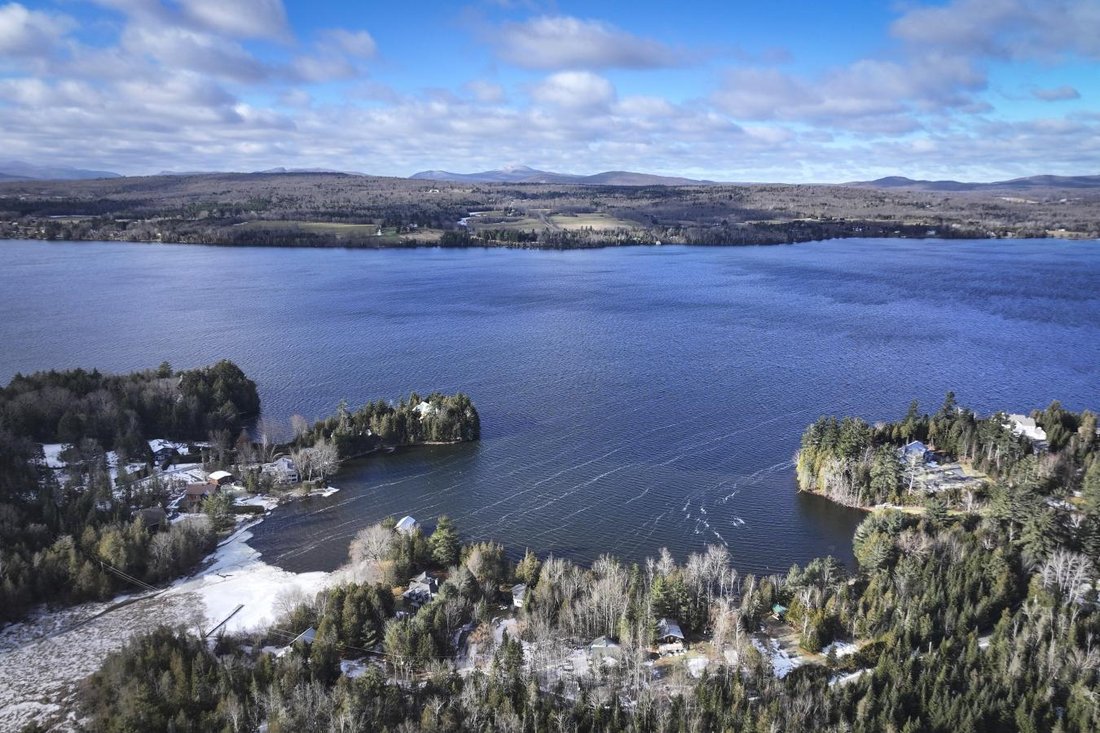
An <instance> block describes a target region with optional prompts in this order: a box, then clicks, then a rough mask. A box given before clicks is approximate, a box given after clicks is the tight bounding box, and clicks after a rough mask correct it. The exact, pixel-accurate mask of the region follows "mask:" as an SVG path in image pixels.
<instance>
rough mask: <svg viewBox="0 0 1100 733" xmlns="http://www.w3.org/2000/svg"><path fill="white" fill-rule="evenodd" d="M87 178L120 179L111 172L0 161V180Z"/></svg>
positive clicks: (119, 176) (116, 174)
mask: <svg viewBox="0 0 1100 733" xmlns="http://www.w3.org/2000/svg"><path fill="white" fill-rule="evenodd" d="M89 178H122V176H121V175H119V174H118V173H112V172H111V171H93V170H85V169H83V168H63V167H58V166H46V165H35V164H33V163H25V162H23V161H21V160H6V161H0V180H4V181H19V180H42V181H47V180H48V181H75V180H86V179H89Z"/></svg>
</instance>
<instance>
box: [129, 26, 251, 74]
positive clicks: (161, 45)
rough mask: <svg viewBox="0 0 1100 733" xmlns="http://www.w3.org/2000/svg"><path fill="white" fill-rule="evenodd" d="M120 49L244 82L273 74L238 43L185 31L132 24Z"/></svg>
mask: <svg viewBox="0 0 1100 733" xmlns="http://www.w3.org/2000/svg"><path fill="white" fill-rule="evenodd" d="M121 47H122V49H124V50H125V51H128V52H130V53H132V54H135V55H137V56H144V57H148V58H151V59H155V60H156V61H158V62H160V63H162V64H164V65H166V66H169V67H171V68H177V69H188V70H191V71H198V72H202V73H205V74H211V75H213V76H217V77H223V78H229V79H236V80H239V81H242V82H256V81H261V80H263V79H266V78H267V77H268V76H270V74H271V70H270V69H268V68H267V67H266V66H265V65H264V64H263V63H261V62H260V61H258V60H257V59H256V58H254V57H253V56H252V55H251V54H249V53H248V52H247V51H245V49H244V48H242V47H241V46H240V45H239V44H237V43H234V42H232V41H227V40H225V39H222V38H218V37H216V36H212V35H209V34H206V33H198V32H195V31H191V30H188V29H186V28H178V27H170V26H159V25H158V26H153V25H136V24H131V25H130V26H128V27H127V28H126V29H125V30H124V32H123V35H122V39H121Z"/></svg>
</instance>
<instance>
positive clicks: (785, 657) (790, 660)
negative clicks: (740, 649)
mask: <svg viewBox="0 0 1100 733" xmlns="http://www.w3.org/2000/svg"><path fill="white" fill-rule="evenodd" d="M752 645H753V646H754V647H756V649H757V651H759V652H760V653H761V654H763V655H764V658H765V659H767V660H768V661H770V662H771V664H772V672H773V673H774V674H775V676H776V677H777V678H778V679H783V678H784V677H786V676H787V675H788V674H790V673H791V671H792V670H794V669H795V668H796V667H799V666H801V664H802V660H801V659H798V658H795V657H792V656H791V655H790V654H788V653H787V652H786V651H784V650H783V649H781V648H780V647H779V642H778V641H776V640H775V639H771V638H768V639H767V646H765V645H764V642H763V641H761V640H760V639H757V638H756V637H753V639H752Z"/></svg>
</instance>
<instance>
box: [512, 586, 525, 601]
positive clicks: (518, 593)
mask: <svg viewBox="0 0 1100 733" xmlns="http://www.w3.org/2000/svg"><path fill="white" fill-rule="evenodd" d="M526 592H527V584H526V583H516V584H515V585H513V586H512V597H513V598H523V595H524V594H525V593H526Z"/></svg>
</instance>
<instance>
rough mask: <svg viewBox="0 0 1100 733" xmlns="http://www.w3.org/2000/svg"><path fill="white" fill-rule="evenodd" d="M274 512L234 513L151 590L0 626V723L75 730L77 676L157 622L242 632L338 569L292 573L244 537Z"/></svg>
mask: <svg viewBox="0 0 1100 733" xmlns="http://www.w3.org/2000/svg"><path fill="white" fill-rule="evenodd" d="M330 488H331V487H330ZM307 496H309V495H307ZM276 506H277V505H276ZM271 511H272V510H271V509H268V510H267V511H265V512H264V514H263V515H261V516H259V517H256V518H255V519H245V520H243V521H241V522H240V523H239V525H238V526H237V527H236V528H234V529H233V531H232V532H231V533H230V534H229V536H228V537H226V538H225V539H223V540H222V541H220V542H219V543H218V545H217V547H215V549H214V550H213V551H212V552H211V553H210V554H209V555H207V556H206V557H205V558H203V560H202V562H201V564H200V565H199V566H198V567H197V568H196V569H195V570H194V571H193V572H191V573H190V574H189V575H186V576H184V577H181V578H177V579H175V580H174V581H172V582H171V583H169V584H168V585H167V586H166V587H164V588H161V589H159V590H157V591H155V592H152V593H146V594H132V593H130V594H121V595H118V596H115V597H113V598H110V599H108V600H106V601H89V602H86V603H81V604H77V605H75V606H66V607H62V608H57V609H49V608H47V607H44V606H43V607H38V608H36V609H35V610H34V611H32V612H31V614H30V615H28V616H27V618H25V619H23V620H22V621H16V622H13V623H10V624H8V625H6V626H4V627H2V628H0V689H4V690H7V691H8V693H9V695H8V696H7V699H5V700H4V701H3V702H0V729H3V730H19V729H20V728H21V727H22V726H24V725H26V724H28V723H31V722H35V721H37V722H39V723H42V724H46V725H47V727H50V728H51V729H56V730H78V729H79V728H78V725H77V719H76V717H75V713H74V710H73V704H74V703H75V693H76V689H77V687H78V686H79V684H80V682H81V681H82V680H83V679H84V678H85V677H87V676H88V675H90V674H91V673H93V672H95V671H96V670H97V669H99V668H100V666H101V665H102V664H103V660H104V659H105V658H106V657H107V655H108V654H111V653H112V652H116V651H118V650H120V649H122V648H123V647H125V646H126V645H127V644H128V643H130V641H131V640H132V639H134V638H135V637H137V636H140V635H142V634H146V633H148V632H150V631H152V630H153V629H154V628H156V627H158V626H163V625H167V626H185V627H189V628H198V629H201V630H202V633H204V634H205V633H208V632H210V631H212V630H214V629H215V628H216V629H218V630H219V633H221V632H225V633H245V632H248V631H251V630H254V629H257V628H260V627H263V626H270V624H271V623H272V622H274V620H275V618H274V617H275V614H276V613H277V607H278V604H279V602H280V600H281V599H282V598H289V597H292V596H293V595H294V594H298V593H301V594H306V595H310V594H313V593H317V592H319V591H321V590H323V589H324V588H327V587H329V586H330V585H332V584H333V583H334V582H337V581H338V579H339V578H340V571H339V570H336V571H332V572H324V571H313V572H309V573H293V572H291V571H288V570H284V569H282V568H280V567H278V566H275V565H272V564H270V563H268V562H266V561H265V560H264V559H263V557H262V555H261V553H260V552H259V551H258V550H256V549H254V548H253V547H252V546H251V545H249V544H248V541H249V540H250V539H251V538H252V533H251V530H252V529H254V528H255V527H257V526H258V525H260V524H261V523H263V521H264V520H265V519H266V518H267V516H268V515H269V514H270V512H271ZM241 605H243V607H242V608H240V609H237V607H238V606H241Z"/></svg>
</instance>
